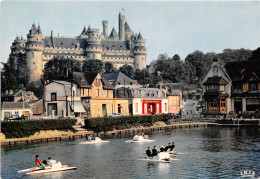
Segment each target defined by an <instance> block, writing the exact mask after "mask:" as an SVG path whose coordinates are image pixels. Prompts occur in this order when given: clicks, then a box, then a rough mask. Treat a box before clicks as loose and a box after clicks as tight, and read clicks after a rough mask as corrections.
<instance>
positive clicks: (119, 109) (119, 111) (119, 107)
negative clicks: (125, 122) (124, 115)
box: [117, 104, 122, 113]
mask: <svg viewBox="0 0 260 179" xmlns="http://www.w3.org/2000/svg"><path fill="white" fill-rule="evenodd" d="M121 108H122V106H121V104H118V105H117V111H118V113H121Z"/></svg>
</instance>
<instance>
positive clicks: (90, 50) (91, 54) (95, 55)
mask: <svg viewBox="0 0 260 179" xmlns="http://www.w3.org/2000/svg"><path fill="white" fill-rule="evenodd" d="M87 33H88V38H87V46H86V56H87V59H97V60H101V53H102V47H101V45H100V42H101V40H100V38H99V30H98V29H94V28H90V27H89V28H88V30H87Z"/></svg>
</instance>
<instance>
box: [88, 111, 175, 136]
mask: <svg viewBox="0 0 260 179" xmlns="http://www.w3.org/2000/svg"><path fill="white" fill-rule="evenodd" d="M170 118H171V114H158V115H146V116H124V117H110V118H109V117H102V118H88V119H86V120H85V126H84V128H86V129H89V130H93V131H95V132H106V131H112V130H114V129H117V130H119V129H128V128H131V127H140V126H144V127H149V126H152V125H153V124H154V123H155V122H156V121H164V122H166V121H168V120H169V119H170Z"/></svg>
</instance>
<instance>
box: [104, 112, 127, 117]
mask: <svg viewBox="0 0 260 179" xmlns="http://www.w3.org/2000/svg"><path fill="white" fill-rule="evenodd" d="M120 116H124V115H123V114H121V113H113V114H110V115H109V116H108V117H120Z"/></svg>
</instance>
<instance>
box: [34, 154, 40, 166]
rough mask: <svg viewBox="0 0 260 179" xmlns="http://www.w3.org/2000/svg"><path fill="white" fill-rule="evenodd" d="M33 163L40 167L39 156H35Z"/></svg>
mask: <svg viewBox="0 0 260 179" xmlns="http://www.w3.org/2000/svg"><path fill="white" fill-rule="evenodd" d="M35 162H36V165H37V166H38V167H40V166H41V161H40V159H39V155H36V156H35Z"/></svg>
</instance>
